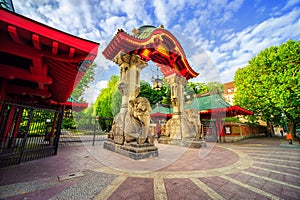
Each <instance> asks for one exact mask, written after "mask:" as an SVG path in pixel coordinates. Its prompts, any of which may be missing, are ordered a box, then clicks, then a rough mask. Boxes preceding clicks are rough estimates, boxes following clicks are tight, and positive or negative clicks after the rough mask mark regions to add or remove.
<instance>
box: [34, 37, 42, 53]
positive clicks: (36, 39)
mask: <svg viewBox="0 0 300 200" xmlns="http://www.w3.org/2000/svg"><path fill="white" fill-rule="evenodd" d="M32 42H33V46H34V48H36V49H38V50H42V48H41V44H40V36H38V35H36V34H32Z"/></svg>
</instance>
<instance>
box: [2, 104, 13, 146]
mask: <svg viewBox="0 0 300 200" xmlns="http://www.w3.org/2000/svg"><path fill="white" fill-rule="evenodd" d="M15 112H16V107H15V106H12V107H11V108H10V111H9V114H8V118H7V122H6V125H5V129H4V134H3V141H6V138H7V136H8V133H9V131H10V130H11V128H12V125H13V118H14V115H15Z"/></svg>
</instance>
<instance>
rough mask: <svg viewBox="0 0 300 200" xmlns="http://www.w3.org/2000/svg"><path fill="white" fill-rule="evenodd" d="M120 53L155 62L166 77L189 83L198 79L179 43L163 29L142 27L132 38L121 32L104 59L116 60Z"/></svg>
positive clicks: (114, 39)
mask: <svg viewBox="0 0 300 200" xmlns="http://www.w3.org/2000/svg"><path fill="white" fill-rule="evenodd" d="M119 53H127V54H136V55H139V56H140V57H141V58H142V59H143V60H144V61H149V60H152V61H153V62H154V63H155V64H156V65H157V66H158V67H159V68H160V70H161V71H162V73H163V74H164V76H169V75H171V74H174V73H176V74H179V75H182V76H184V77H186V79H190V78H194V77H196V76H198V73H197V72H195V71H194V70H193V69H192V67H191V66H190V65H189V63H188V61H187V59H186V56H185V53H184V51H183V49H182V47H181V45H180V43H179V42H178V41H177V39H176V38H175V37H174V36H173V35H172V34H171V33H170V32H169V31H167V30H165V29H164V28H163V27H162V26H160V27H158V28H157V27H154V26H142V27H140V28H138V29H134V30H133V35H130V34H128V33H126V32H124V30H122V29H119V30H118V32H117V34H116V35H115V36H114V38H113V39H112V41H111V42H110V43H109V44H108V46H107V47H106V48H105V50H104V51H103V55H104V56H105V57H106V58H107V59H109V60H113V59H114V58H115V57H116V56H117V55H118V54H119Z"/></svg>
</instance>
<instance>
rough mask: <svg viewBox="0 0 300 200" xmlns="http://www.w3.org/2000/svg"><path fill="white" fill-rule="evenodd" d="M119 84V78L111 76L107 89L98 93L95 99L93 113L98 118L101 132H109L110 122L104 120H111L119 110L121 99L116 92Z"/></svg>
mask: <svg viewBox="0 0 300 200" xmlns="http://www.w3.org/2000/svg"><path fill="white" fill-rule="evenodd" d="M118 84H119V76H111V77H110V80H109V81H108V84H107V87H106V88H103V89H102V90H101V91H100V94H99V96H98V97H97V99H96V103H95V106H96V107H95V111H96V115H97V116H99V124H100V126H101V128H102V130H107V131H109V130H110V128H111V122H112V120H111V122H109V123H108V122H107V120H104V119H106V118H110V119H112V118H113V117H114V116H115V115H116V114H117V113H118V112H119V109H120V106H119V105H121V102H120V101H121V97H120V95H119V94H118V92H117V91H116V90H117V88H118Z"/></svg>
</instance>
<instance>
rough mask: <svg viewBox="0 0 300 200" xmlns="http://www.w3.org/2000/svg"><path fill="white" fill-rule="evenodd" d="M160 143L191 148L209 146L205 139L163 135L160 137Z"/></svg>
mask: <svg viewBox="0 0 300 200" xmlns="http://www.w3.org/2000/svg"><path fill="white" fill-rule="evenodd" d="M158 143H160V144H171V145H177V146H183V147H189V148H195V149H199V148H203V147H207V144H206V142H205V140H195V139H171V138H169V137H161V138H159V139H158Z"/></svg>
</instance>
